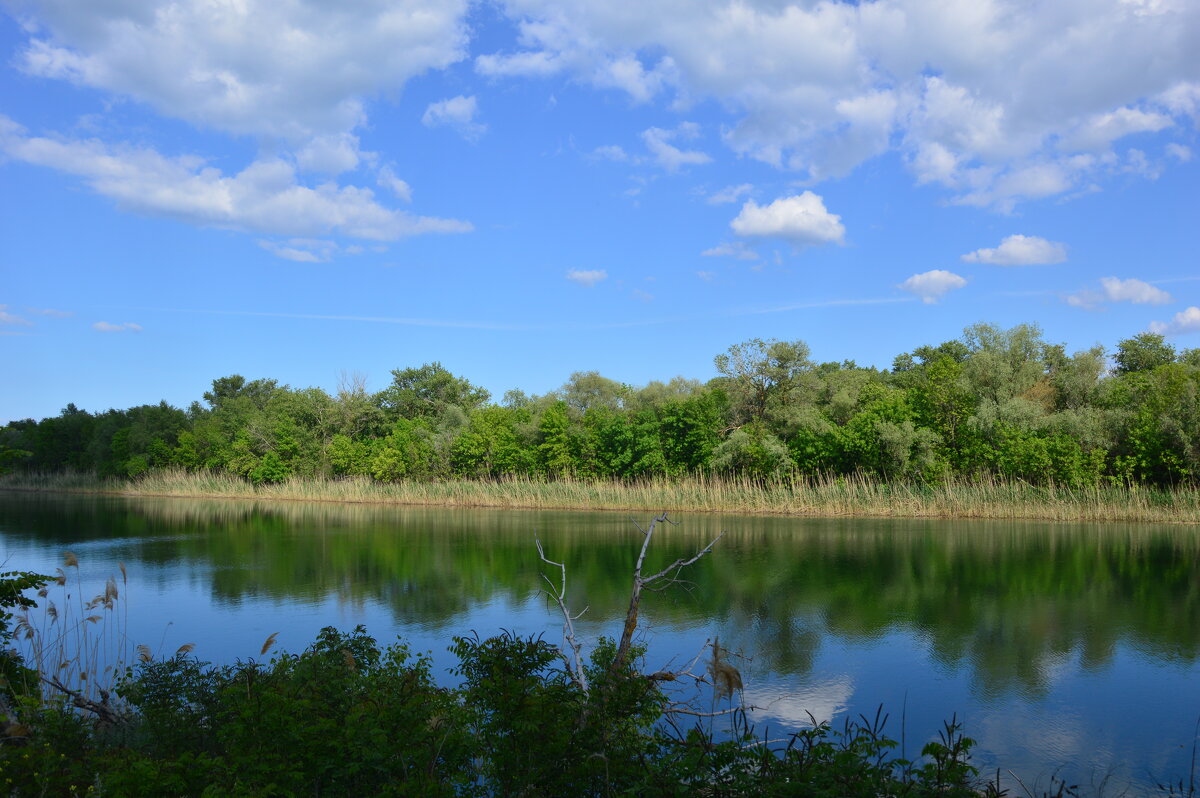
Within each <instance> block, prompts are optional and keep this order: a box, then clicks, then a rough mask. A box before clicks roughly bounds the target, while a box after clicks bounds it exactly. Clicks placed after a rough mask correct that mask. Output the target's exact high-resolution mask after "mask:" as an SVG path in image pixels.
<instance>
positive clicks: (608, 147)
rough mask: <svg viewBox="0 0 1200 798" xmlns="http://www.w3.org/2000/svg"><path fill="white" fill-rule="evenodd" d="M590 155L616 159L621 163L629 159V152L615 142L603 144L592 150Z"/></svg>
mask: <svg viewBox="0 0 1200 798" xmlns="http://www.w3.org/2000/svg"><path fill="white" fill-rule="evenodd" d="M592 155H593V156H595V157H596V158H603V159H604V160H606V161H616V162H618V163H621V162H623V161H628V160H629V154H628V153H627V152H625V150H624V149H623V148H621V147H619V146H617V145H616V144H605V145H603V146H600V147H597V148H596V149H594V150H592Z"/></svg>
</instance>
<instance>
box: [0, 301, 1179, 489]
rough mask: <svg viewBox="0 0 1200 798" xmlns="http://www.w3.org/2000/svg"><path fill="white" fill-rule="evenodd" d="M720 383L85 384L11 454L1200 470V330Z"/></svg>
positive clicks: (89, 462)
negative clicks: (150, 387)
mask: <svg viewBox="0 0 1200 798" xmlns="http://www.w3.org/2000/svg"><path fill="white" fill-rule="evenodd" d="M714 364H715V367H716V371H717V373H718V376H717V377H715V378H713V379H711V380H709V381H708V382H700V381H698V380H691V379H684V378H682V377H676V378H674V379H672V380H670V381H669V382H659V381H655V382H651V383H650V384H648V385H645V386H643V387H633V386H629V385H624V384H621V383H619V382H616V381H614V380H611V379H608V378H605V377H603V376H601V375H600V374H598V373H596V372H577V373H575V374H573V375H571V377H570V379H569V380H568V381H567V383H566V384H565V385H563V386H562V388H560V389H559V390H557V391H553V392H550V393H548V394H546V395H544V396H529V395H526V394H525V393H523V392H521V391H509V392H508V393H506V394H505V395H504V397H503V398H502V399H501V401H499V402H496V401H493V398H492V397H491V396H490V395H489V393H488V392H487V391H486V390H483V389H482V388H480V387H478V386H475V385H472V384H471V383H470V382H469V381H468V380H467V379H465V378H463V377H460V376H456V375H455V374H453V373H451V372H450V371H449V370H447V369H446V368H444V367H443V366H442V365H441V364H440V363H427V364H425V365H423V366H420V367H410V368H403V369H397V370H395V371H393V372H392V379H391V382H390V384H388V385H387V387H385V388H384V389H383V390H381V391H379V392H378V393H371V392H369V391H367V390H366V388H365V380H364V379H362V378H358V377H355V378H348V379H344V380H343V383H342V385H341V386H340V387H339V388H338V390H337V392H336V394H335V395H330V394H329V393H327V392H326V391H324V390H322V389H320V388H303V389H294V388H291V387H289V386H286V385H280V384H279V383H278V382H277V381H276V380H273V379H255V380H247V379H245V378H244V377H242V376H240V375H233V376H229V377H222V378H220V379H217V380H214V382H213V385H212V390H211V391H208V392H206V393H205V394H204V396H203V399H204V401H203V402H193V403H192V405H191V406H190V407H189V408H188V409H186V410H182V409H179V408H176V407H172V406H170V405H168V404H166V403H165V402H162V403H159V404H157V405H142V406H139V407H134V408H130V409H128V410H108V411H105V412H102V413H95V414H93V413H89V412H86V411H84V410H80V409H78V408H77V407H76V406H75V405H73V404H71V405H68V406H67V407H66V409H65V410H63V411H62V413H61V414H60V415H58V416H55V417H52V418H47V419H43V420H42V421H35V420H25V421H14V422H11V423H9V424H8V425H7V426H5V427H4V428H2V429H0V468H4V467H7V468H10V469H17V470H22V471H27V472H47V471H58V470H66V469H73V470H80V471H93V472H95V473H97V474H99V475H100V476H137V475H138V474H141V473H143V472H145V471H148V470H150V469H155V468H163V467H176V468H184V469H188V470H193V471H197V470H205V469H208V470H221V471H226V472H231V473H235V474H238V475H242V476H244V477H247V478H249V479H251V480H253V481H254V482H256V483H265V482H280V481H283V480H286V479H288V478H291V477H340V476H367V477H370V478H372V479H375V480H379V481H385V482H390V481H397V480H401V479H425V480H439V479H448V478H484V479H487V478H496V477H502V476H509V475H512V476H529V475H538V476H544V477H548V478H558V477H597V478H617V479H628V478H637V477H644V476H658V475H667V476H674V475H687V474H730V475H742V476H750V477H753V478H786V477H789V476H794V475H799V476H803V475H816V474H820V475H826V476H828V475H836V474H851V473H866V474H872V475H877V476H879V477H881V478H883V479H885V480H909V481H937V480H940V479H944V478H947V477H950V476H964V477H967V478H973V477H976V476H984V475H994V476H998V477H1001V478H1005V479H1012V480H1022V481H1026V482H1029V483H1033V484H1051V483H1053V484H1056V485H1062V486H1070V487H1088V486H1095V485H1100V484H1104V483H1106V482H1119V483H1121V484H1126V483H1140V484H1149V485H1159V486H1165V485H1177V484H1180V483H1188V484H1191V483H1193V482H1194V481H1195V478H1196V475H1197V474H1198V473H1200V349H1187V350H1184V351H1182V352H1177V351H1176V349H1175V348H1174V347H1173V346H1171V345H1170V344H1169V343H1168V342H1166V341H1165V340H1164V338H1163V337H1162V336H1161V335H1156V334H1152V333H1143V334H1140V335H1136V336H1134V337H1132V338H1129V339H1126V340H1123V341H1121V342H1119V343H1118V344H1117V347H1116V350H1115V352H1113V353H1112V355H1111V359H1110V353H1109V352H1108V351H1106V349H1105V348H1104V347H1103V346H1100V345H1097V346H1095V347H1092V348H1091V349H1086V350H1083V351H1080V352H1075V353H1073V354H1067V352H1066V349H1065V347H1064V346H1062V345H1059V344H1051V343H1047V342H1046V341H1045V340H1044V338H1043V335H1042V332H1041V330H1040V329H1039V328H1038V327H1036V326H1034V325H1018V326H1016V327H1013V328H1011V329H1007V330H1005V329H1002V328H999V327H997V326H994V325H989V324H976V325H973V326H971V327H968V328H967V329H966V330H965V331H964V333H963V335H962V336H961V337H960V338H957V339H954V340H950V341H946V342H944V343H942V344H939V345H937V346H922V347H919V348H917V349H915V350H913V351H912V352H906V353H903V354H900V355H899V356H897V357H896V358H895V360H894V362H893V364H892V368H891V369H884V370H881V369H877V368H873V367H872V368H863V367H860V366H858V365H856V364H855V363H854V362H853V361H844V362H840V363H838V362H826V363H821V362H817V361H816V360H814V359H813V358H812V356H811V353H810V351H809V348H808V346H807V345H806V344H804V342H802V341H775V340H770V341H762V340H758V339H754V340H750V341H747V342H745V343H741V344H737V345H734V346H731V347H730V348H729V350H728V351H726V352H724V353H722V354H719V355H717V356H716V357H715V358H714Z"/></svg>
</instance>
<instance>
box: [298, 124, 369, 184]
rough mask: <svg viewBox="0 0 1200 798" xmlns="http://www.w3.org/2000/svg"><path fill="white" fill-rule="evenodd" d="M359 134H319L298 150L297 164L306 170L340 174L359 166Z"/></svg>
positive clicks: (302, 169)
mask: <svg viewBox="0 0 1200 798" xmlns="http://www.w3.org/2000/svg"><path fill="white" fill-rule="evenodd" d="M359 155H360V154H359V150H358V136H352V135H350V134H349V133H334V134H330V135H327V136H317V137H315V138H313V139H310V140H309V141H308V142H307V143H306V144H304V145H303V146H302V147H300V148H299V149H298V150H296V165H297V166H298V167H300V169H301V171H304V172H321V173H323V174H327V175H340V174H341V173H342V172H348V171H350V170H351V169H354V168H355V167H357V166H358V161H359Z"/></svg>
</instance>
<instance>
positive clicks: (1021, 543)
mask: <svg viewBox="0 0 1200 798" xmlns="http://www.w3.org/2000/svg"><path fill="white" fill-rule="evenodd" d="M639 520H641V521H643V522H644V521H645V520H646V519H645V518H642V519H639ZM676 520H677V521H678V522H679V524H678V526H673V527H667V528H665V529H663V531H662V533H661V535H659V536H657V537H656V544H657V545H656V546H655V549H654V552H653V555H652V557H653V558H656V559H654V562H652V563H650V564H649V565H648V569H649V568H654V565H655V563H662V564H665V563H666V562H669V561H670V560H672V559H674V558H675V557H678V556H683V555H687V554H691V553H692V552H693V551H694V550H695V549H696V548H698V547H700V546H702V545H703V544H704V543H705V542H707V540H708V539H709V538H711V537H713V536H715V535H716V534H717V533H718V532H720V531H721V530H728V534H727V535H726V537H725V538H724V539H723V540H722V541H721V542H720V544H718V546H717V549H716V551H715V552H714V553H713V555H712V556H710V557H707V558H705V559H704V560H703V561H701V563H699V564H698V565H697V566H694V567H693V569H692V570H691V572H690V573H689V574H688V576H689V578H690V580H691V585H690V586H687V587H686V588H685V587H683V586H680V587H677V588H673V589H671V590H669V591H666V592H664V593H660V594H653V595H650V596H648V597H647V598H646V599H645V601H644V602H643V615H642V618H643V625H642V629H643V632H644V635H645V642H646V643H648V645H649V653H648V655H647V663H646V664H647V666H648V667H650V668H654V669H657V668H659V667H662V666H665V665H667V664H669V663H670V662H672V661H674V662H675V663H678V662H681V661H683V660H686V659H689V658H691V657H692V656H693V655H695V654H696V653H697V651H698V650H699V649H700V647H701V646H702V645H703V644H704V642H705V640H706V639H708V638H710V637H712V636H714V635H719V636H720V639H721V641H722V643H723V644H724V645H725V646H726V647H728V648H730V649H734V650H739V651H741V652H742V653H743V654H745V655H746V656H747V657H749V658H750V659H749V660H747V661H746V662H745V663H744V667H743V668H742V670H743V675H744V678H745V683H746V698H747V702H748V703H752V704H755V705H759V706H763V707H765V709H762V710H760V711H758V712H757V713H756V716H755V719H756V721H757V722H758V723H759V724H760V726H768V727H770V729H771V730H772V731H774V730H780V731H784V730H786V729H791V728H797V727H799V726H801V725H805V724H807V722H808V716H809V713H811V714H812V715H813V716H815V717H816V718H817V719H818V720H825V719H833V720H834V721H835V722H840V721H841V720H842V719H843V718H845V717H847V716H850V717H854V716H857V715H858V714H859V713H864V714H867V715H872V716H873V715H874V713H875V710H876V707H878V706H879V705H880V704H882V705H883V706H884V709H885V711H888V712H890V713H891V716H892V720H891V722H890V724H889V729H890V731H891V734H892V736H893V737H895V738H897V739H899V737H900V732H901V726H900V717H901V714H904V715H905V728H906V746H907V748H908V753H909V754H910V755H911V754H913V753H915V752H917V751H919V749H920V746H921V744H922V743H923V742H924V740H926V739H928V738H929V737H931V736H933V735H934V734H935V733H936V731H937V730H938V728H940V725H941V722H942V720H944V719H948V718H950V717H951V715H954V714H956V715H957V717H958V718H959V719H960V720H963V721H965V723H966V730H967V733H968V734H969V735H970V736H972V737H974V738H975V739H976V740H978V747H977V749H976V756H975V761H976V764H977V765H979V766H980V767H981V768H983V769H984V770H985V771H986V770H989V769H991V770H992V771H993V772H994V769H995V768H996V767H1001V768H1004V769H1005V770H1012V771H1013V772H1014V773H1016V774H1018V775H1019V776H1020V777H1021V778H1022V780H1023V781H1024V782H1025V783H1026V784H1027V785H1029V786H1030V787H1031V788H1032V786H1033V783H1034V782H1038V781H1039V780H1040V784H1041V785H1042V786H1043V787H1048V786H1049V778H1050V776H1051V774H1053V773H1055V772H1058V773H1060V774H1062V775H1065V776H1067V777H1068V778H1070V779H1072V780H1073V781H1077V782H1082V783H1083V784H1084V785H1087V784H1091V783H1095V784H1099V783H1100V782H1101V781H1102V780H1103V779H1105V778H1106V777H1108V778H1109V779H1110V781H1111V782H1112V783H1113V784H1117V785H1121V786H1124V785H1132V791H1133V792H1135V793H1138V792H1143V791H1148V790H1150V789H1151V788H1152V787H1153V785H1154V784H1155V783H1156V782H1157V781H1161V780H1166V779H1172V780H1178V779H1179V778H1180V777H1182V778H1183V779H1184V780H1185V782H1186V780H1187V777H1188V773H1187V771H1188V768H1189V764H1190V761H1191V756H1192V742H1193V738H1194V735H1195V731H1196V727H1197V720H1198V718H1200V666H1198V664H1197V656H1198V654H1200V556H1198V555H1200V530H1198V529H1196V528H1195V527H1155V526H1144V525H1094V524H1089V525H1064V524H1057V525H1046V524H1038V523H1010V522H961V521H953V522H951V521H891V520H864V519H845V520H814V519H780V518H747V517H731V516H726V517H714V516H688V515H686V514H680V515H678V516H677V517H676ZM535 531H536V532H537V534H538V535H539V536H540V537H541V538H542V540H543V541H544V543H545V545H546V550H547V554H548V556H550V557H551V558H553V559H557V560H562V561H565V562H566V563H567V564H568V568H569V580H570V581H569V594H568V597H569V601H570V603H571V605H572V606H573V607H575V608H582V607H585V606H586V607H588V608H589V609H588V612H587V614H586V615H585V616H584V619H583V621H581V624H580V632H581V635H582V636H584V637H585V638H588V639H594V637H595V636H598V635H600V634H610V635H616V634H617V633H619V621H620V620H621V619H622V617H623V613H624V610H625V606H626V604H627V602H628V595H629V592H628V591H629V580H630V571H631V568H632V563H633V559H634V557H635V555H636V548H637V546H638V545H640V535H639V533H638V532H637V530H636V529H635V527H634V526H633V524H632V523H631V522H630V520H629V519H628V517H627V516H624V515H621V514H615V513H603V514H600V513H567V512H518V511H482V510H469V511H468V510H441V509H425V508H392V507H377V506H367V505H362V506H341V505H323V504H274V503H255V502H218V501H194V500H184V499H163V500H128V499H117V498H107V497H52V496H45V495H41V496H39V495H19V494H3V493H0V562H3V563H4V567H5V568H8V569H11V568H20V569H27V570H34V571H41V572H44V573H52V572H53V571H54V569H55V568H57V567H59V566H60V565H61V563H62V552H63V551H64V550H67V549H69V550H71V551H73V552H74V553H75V554H76V555H77V556H78V558H79V562H80V573H81V577H82V579H83V580H84V582H85V584H86V585H87V586H88V590H87V591H85V593H87V594H88V595H91V593H92V591H94V592H101V591H102V590H103V583H104V580H105V579H106V578H107V577H109V576H111V575H114V574H119V572H118V569H117V564H118V562H123V563H125V565H126V569H127V573H128V580H129V582H128V586H127V589H126V590H125V595H124V596H123V599H122V600H124V601H125V602H126V605H125V611H127V613H128V615H127V618H125V619H124V621H123V624H124V629H125V632H126V634H127V635H128V637H129V638H130V639H131V640H132V641H133V642H135V643H145V644H147V645H149V646H150V647H151V648H152V649H153V650H155V651H156V652H159V653H160V654H165V655H169V654H171V653H172V652H174V651H175V649H176V648H177V647H178V646H180V645H182V644H183V643H195V644H196V649H195V653H196V655H197V656H199V657H201V658H202V659H206V660H211V661H216V662H231V661H233V660H236V659H238V658H247V657H250V656H256V655H257V654H258V652H259V648H260V647H261V646H262V643H263V641H264V639H265V638H266V637H267V635H269V634H271V633H272V632H278V633H279V636H278V644H279V645H280V646H281V647H282V648H284V649H287V650H292V651H298V650H300V649H303V648H304V647H305V646H306V645H308V643H310V642H311V641H312V640H313V638H314V637H315V635H316V632H317V630H319V629H320V628H321V627H323V626H328V625H334V626H338V627H340V628H351V627H353V626H354V625H356V624H360V623H362V624H366V626H367V628H368V630H369V631H370V632H371V633H372V634H373V635H374V636H375V637H377V638H378V639H380V640H381V641H390V640H392V639H394V638H395V637H396V636H400V637H402V638H404V639H405V640H407V641H409V643H410V644H411V645H412V646H413V647H414V648H417V649H419V650H423V651H428V652H430V654H431V655H432V656H433V660H434V664H435V669H436V670H437V672H438V674H439V676H440V678H442V679H443V680H444V681H445V682H447V683H450V682H451V681H452V677H451V676H450V675H449V674H448V673H447V669H448V668H449V667H451V666H452V665H453V664H454V659H453V658H452V657H451V655H450V654H448V653H447V651H446V646H447V645H448V643H449V640H450V637H451V636H452V635H456V634H465V633H469V632H470V631H472V630H474V631H477V632H479V633H480V634H481V635H484V636H487V635H490V634H494V633H496V632H498V631H500V630H501V629H510V630H515V631H517V632H519V633H523V634H536V633H541V632H545V633H546V636H547V638H548V639H550V640H554V641H557V639H558V635H559V629H560V621H559V618H558V617H557V616H556V614H555V610H554V608H552V607H550V606H548V605H547V603H546V600H545V598H544V597H543V596H542V595H541V594H540V592H539V590H540V588H539V581H540V577H539V573H540V571H541V568H540V567H539V566H540V564H539V562H538V559H537V556H536V552H535V549H534V546H533V535H534V532H535ZM659 567H661V565H660V566H659ZM654 570H657V568H654ZM1006 778H1007V777H1006ZM1009 783H1010V784H1013V783H1012V782H1011V780H1010V781H1009ZM1014 786H1015V785H1014ZM1107 792H1108V793H1109V794H1113V793H1116V792H1119V790H1117V789H1113V787H1111V786H1110V787H1109V788H1108V790H1107Z"/></svg>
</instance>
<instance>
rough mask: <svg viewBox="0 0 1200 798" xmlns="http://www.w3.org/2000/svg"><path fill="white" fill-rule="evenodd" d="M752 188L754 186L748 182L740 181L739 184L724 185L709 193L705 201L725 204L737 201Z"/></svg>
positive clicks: (710, 203) (713, 203)
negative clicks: (718, 189)
mask: <svg viewBox="0 0 1200 798" xmlns="http://www.w3.org/2000/svg"><path fill="white" fill-rule="evenodd" d="M753 190H754V186H752V185H750V184H749V183H742V184H741V185H740V186H726V187H725V188H723V189H721V190H720V191H718V192H716V193H714V194H710V195H709V197H708V199H707V200H706V201H707V202H708V204H709V205H726V204H728V203H731V202H737V201H738V200H740V199H741V198H742V197H744V196H746V195H747V194H749V193H750V192H751V191H753Z"/></svg>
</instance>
